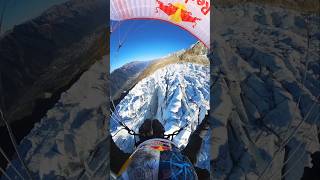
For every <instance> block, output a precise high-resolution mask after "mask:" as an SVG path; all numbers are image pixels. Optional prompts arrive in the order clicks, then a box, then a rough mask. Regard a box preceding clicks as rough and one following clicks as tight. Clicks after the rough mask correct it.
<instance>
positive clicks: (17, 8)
mask: <svg viewBox="0 0 320 180" xmlns="http://www.w3.org/2000/svg"><path fill="white" fill-rule="evenodd" d="M5 1H7V6H6V7H7V8H6V10H5V14H4V20H3V29H2V33H3V32H5V31H7V30H9V29H11V28H12V27H13V26H14V25H16V24H20V23H23V22H25V21H27V20H29V19H32V18H34V17H37V16H39V15H40V14H41V13H42V12H43V11H45V10H46V9H48V8H49V7H51V6H52V5H55V4H60V3H63V2H66V1H68V0H0V8H1V9H2V8H3V7H4V4H5Z"/></svg>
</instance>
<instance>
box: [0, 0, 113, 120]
mask: <svg viewBox="0 0 320 180" xmlns="http://www.w3.org/2000/svg"><path fill="white" fill-rule="evenodd" d="M107 6H108V3H107V1H105V0H94V1H88V0H71V1H68V2H66V3H64V4H61V5H56V6H53V7H52V8H50V9H48V10H47V11H45V12H44V13H43V14H41V15H40V16H39V17H37V18H35V19H32V20H30V21H27V22H25V23H23V24H20V25H16V26H15V27H14V28H13V29H12V30H11V31H9V32H7V33H5V35H3V36H2V37H0V59H1V61H0V93H1V97H0V105H1V108H2V109H3V111H4V112H5V115H6V118H7V119H8V120H9V121H10V122H13V121H15V120H19V119H22V118H24V117H26V116H29V115H31V114H32V112H33V111H34V109H35V107H36V106H37V101H39V100H41V99H50V98H51V97H52V96H55V95H56V93H57V92H59V91H60V89H63V88H65V87H66V86H68V85H69V84H70V83H71V82H74V81H75V79H77V78H78V77H79V75H80V74H81V73H82V72H84V71H85V70H87V69H88V68H89V67H90V66H91V65H92V64H93V63H94V61H95V59H99V58H101V57H102V55H103V54H105V52H106V50H107V48H105V47H106V39H107V37H106V36H107V35H106V33H105V32H106V28H105V22H107V11H106V9H107ZM59 93H61V92H59ZM1 124H2V123H1Z"/></svg>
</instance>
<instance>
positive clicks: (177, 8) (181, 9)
mask: <svg viewBox="0 0 320 180" xmlns="http://www.w3.org/2000/svg"><path fill="white" fill-rule="evenodd" d="M156 1H157V3H158V5H159V6H158V7H157V8H156V12H157V13H158V12H159V9H160V10H161V11H163V12H164V13H166V14H167V15H168V16H169V17H170V20H171V21H173V22H175V23H180V22H182V21H183V22H190V23H193V25H192V27H195V26H196V25H197V21H200V20H201V19H200V18H198V17H195V16H192V13H191V12H190V11H187V8H186V6H185V5H184V4H181V3H174V4H171V3H168V4H164V3H163V2H161V1H160V0H156ZM187 2H188V0H186V1H185V3H187ZM200 4H202V3H200ZM200 4H199V3H198V5H200ZM209 10H210V6H209ZM209 10H208V11H202V9H201V12H202V13H203V14H204V15H205V14H207V13H208V12H209Z"/></svg>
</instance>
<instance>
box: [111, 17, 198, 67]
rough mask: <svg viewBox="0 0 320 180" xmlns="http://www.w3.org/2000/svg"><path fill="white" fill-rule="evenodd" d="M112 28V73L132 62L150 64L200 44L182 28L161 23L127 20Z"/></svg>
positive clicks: (113, 24)
mask: <svg viewBox="0 0 320 180" xmlns="http://www.w3.org/2000/svg"><path fill="white" fill-rule="evenodd" d="M111 25H112V27H116V28H115V30H114V31H113V32H112V33H111V38H110V63H111V71H113V70H114V69H117V68H119V67H121V66H122V65H124V64H126V63H129V62H131V61H147V60H154V59H157V58H160V57H163V56H166V55H168V54H169V53H172V52H176V51H178V50H181V49H185V48H188V47H190V46H191V45H192V44H194V43H195V42H196V41H197V39H196V38H195V37H194V36H193V35H191V34H190V33H189V32H187V31H185V30H183V29H181V28H180V27H178V26H175V25H173V24H171V23H168V22H164V21H159V20H127V21H122V22H121V24H120V25H118V24H117V23H116V22H112V23H111ZM119 40H120V44H122V46H121V48H119ZM121 42H123V43H121Z"/></svg>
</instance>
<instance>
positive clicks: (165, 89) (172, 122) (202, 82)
mask: <svg viewBox="0 0 320 180" xmlns="http://www.w3.org/2000/svg"><path fill="white" fill-rule="evenodd" d="M209 77H210V71H209V66H208V65H201V64H196V63H175V64H169V65H166V66H165V67H163V68H161V69H158V70H156V71H155V72H154V73H153V74H151V75H150V76H148V77H146V78H145V79H143V80H141V81H140V82H138V83H137V84H136V85H135V87H134V88H132V89H131V90H130V91H129V93H128V94H127V95H126V96H125V97H124V99H122V100H121V102H120V103H119V104H118V105H117V106H116V107H115V112H113V113H112V115H111V121H110V133H111V136H112V138H113V140H114V142H115V143H116V145H117V146H118V147H119V148H120V149H121V150H122V151H124V152H126V153H131V152H133V150H134V145H135V138H134V136H133V135H130V134H129V132H128V131H127V130H125V129H123V126H121V124H120V123H119V121H121V122H122V123H124V124H125V125H126V126H127V127H129V128H130V129H131V130H133V131H134V132H136V133H137V132H138V131H139V127H140V126H141V124H142V123H143V122H144V120H145V119H158V120H159V121H160V122H161V123H162V124H163V126H164V128H165V134H171V133H173V132H174V131H176V130H179V129H180V128H182V127H185V128H184V129H183V130H182V131H181V132H180V133H179V134H178V135H176V136H175V137H174V138H173V142H174V143H176V144H177V145H178V147H179V148H181V149H183V148H184V147H185V146H186V145H187V144H188V139H189V136H190V135H191V133H192V132H194V131H195V129H196V128H197V126H198V125H199V124H200V123H201V122H202V120H203V119H204V118H205V115H206V114H207V113H208V110H209V108H210V105H209V101H210V99H209V98H210V78H209ZM136 138H137V139H136V141H137V140H138V137H136Z"/></svg>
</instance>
